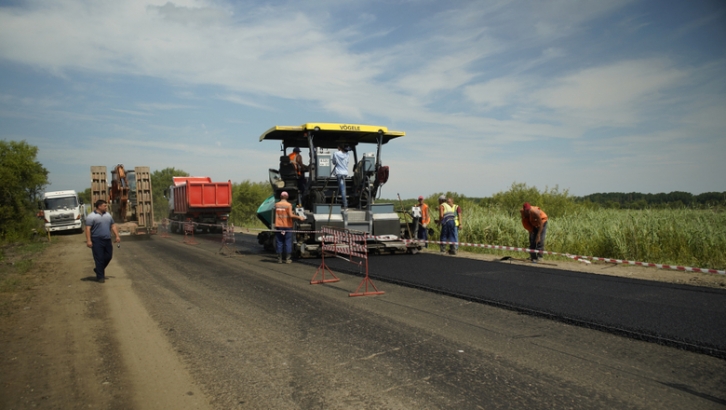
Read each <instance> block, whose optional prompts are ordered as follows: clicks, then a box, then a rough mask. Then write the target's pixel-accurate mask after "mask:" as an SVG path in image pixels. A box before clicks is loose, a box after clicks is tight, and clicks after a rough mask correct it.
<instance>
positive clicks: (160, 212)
mask: <svg viewBox="0 0 726 410" xmlns="http://www.w3.org/2000/svg"><path fill="white" fill-rule="evenodd" d="M188 176H189V174H188V173H187V172H184V171H182V170H180V169H176V168H174V167H171V168H164V169H162V170H156V171H154V172H152V173H151V189H152V194H151V195H152V199H153V201H154V219H156V220H161V219H163V218H167V217H168V216H169V201H168V200H167V199H166V197H165V196H164V191H166V190H167V189H169V187H170V186H172V185H173V184H174V179H173V178H174V177H188Z"/></svg>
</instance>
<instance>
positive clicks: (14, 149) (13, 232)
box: [0, 141, 48, 242]
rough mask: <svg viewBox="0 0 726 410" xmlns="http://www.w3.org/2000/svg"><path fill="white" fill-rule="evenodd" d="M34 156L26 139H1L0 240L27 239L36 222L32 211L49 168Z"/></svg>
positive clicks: (33, 148)
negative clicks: (18, 140) (19, 140)
mask: <svg viewBox="0 0 726 410" xmlns="http://www.w3.org/2000/svg"><path fill="white" fill-rule="evenodd" d="M37 155H38V147H35V146H32V145H29V144H28V143H26V142H25V141H21V142H17V141H0V181H2V184H1V185H0V241H3V242H5V241H13V240H18V239H24V238H29V237H30V235H31V234H32V228H33V227H34V226H37V224H38V221H37V220H36V219H35V218H34V214H35V211H36V209H37V201H38V199H39V195H40V193H41V192H42V191H43V188H44V187H45V186H46V185H47V184H48V170H46V169H45V168H44V167H43V165H42V164H41V163H40V162H38V161H36V156H37Z"/></svg>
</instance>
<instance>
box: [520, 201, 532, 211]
mask: <svg viewBox="0 0 726 410" xmlns="http://www.w3.org/2000/svg"><path fill="white" fill-rule="evenodd" d="M522 209H524V210H525V211H529V210H530V209H532V205H530V204H529V202H525V203H524V205H522Z"/></svg>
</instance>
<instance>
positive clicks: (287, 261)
mask: <svg viewBox="0 0 726 410" xmlns="http://www.w3.org/2000/svg"><path fill="white" fill-rule="evenodd" d="M285 263H292V257H290V255H287V258H285Z"/></svg>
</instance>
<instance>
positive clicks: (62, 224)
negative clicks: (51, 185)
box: [39, 190, 86, 233]
mask: <svg viewBox="0 0 726 410" xmlns="http://www.w3.org/2000/svg"><path fill="white" fill-rule="evenodd" d="M39 216H40V217H42V218H43V219H44V220H45V230H46V231H48V232H58V231H68V230H72V231H74V232H79V233H80V232H83V229H85V226H86V206H85V205H84V204H83V201H82V200H81V199H80V198H79V197H78V194H77V193H76V191H72V190H71V191H53V192H46V193H44V194H43V196H42V197H41V202H40V212H39Z"/></svg>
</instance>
